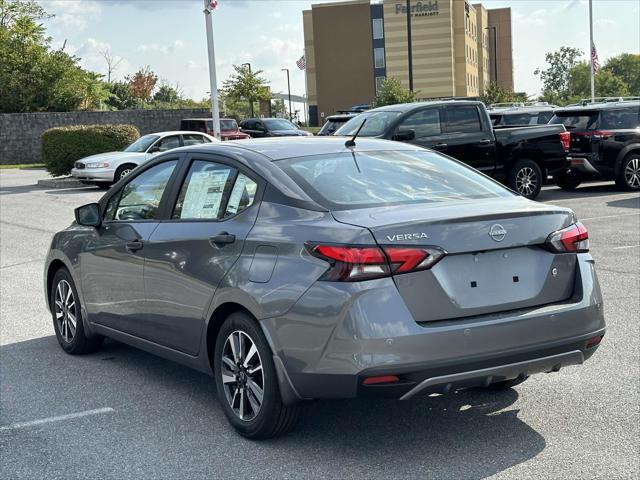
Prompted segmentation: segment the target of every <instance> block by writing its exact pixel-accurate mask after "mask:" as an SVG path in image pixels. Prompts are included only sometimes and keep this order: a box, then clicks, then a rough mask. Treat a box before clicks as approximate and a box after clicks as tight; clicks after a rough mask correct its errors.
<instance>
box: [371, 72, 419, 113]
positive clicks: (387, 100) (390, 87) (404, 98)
mask: <svg viewBox="0 0 640 480" xmlns="http://www.w3.org/2000/svg"><path fill="white" fill-rule="evenodd" d="M418 93H419V92H415V91H414V92H412V91H410V90H409V89H408V88H404V87H403V86H402V83H400V81H399V80H397V79H395V78H387V79H386V80H385V81H384V82H382V85H380V88H379V89H378V94H377V95H376V99H375V104H376V107H382V106H384V105H394V104H396V103H411V102H415V101H416V96H417V94H418Z"/></svg>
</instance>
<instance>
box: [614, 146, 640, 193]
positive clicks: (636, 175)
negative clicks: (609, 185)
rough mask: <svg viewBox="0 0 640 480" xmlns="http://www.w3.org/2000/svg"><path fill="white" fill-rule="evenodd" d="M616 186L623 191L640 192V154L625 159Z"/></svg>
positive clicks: (633, 154)
mask: <svg viewBox="0 0 640 480" xmlns="http://www.w3.org/2000/svg"><path fill="white" fill-rule="evenodd" d="M616 184H617V185H618V187H620V188H622V189H623V190H640V154H637V153H632V154H630V155H627V156H626V157H625V159H624V160H623V161H622V165H621V168H620V174H619V175H618V178H616Z"/></svg>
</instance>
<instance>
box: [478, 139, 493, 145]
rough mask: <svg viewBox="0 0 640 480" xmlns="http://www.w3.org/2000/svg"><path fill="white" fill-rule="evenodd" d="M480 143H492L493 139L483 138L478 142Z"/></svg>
mask: <svg viewBox="0 0 640 480" xmlns="http://www.w3.org/2000/svg"><path fill="white" fill-rule="evenodd" d="M478 143H479V144H480V145H489V144H491V143H493V141H491V140H489V139H488V138H483V139H482V140H480V141H479V142H478Z"/></svg>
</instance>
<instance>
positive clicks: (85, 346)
mask: <svg viewBox="0 0 640 480" xmlns="http://www.w3.org/2000/svg"><path fill="white" fill-rule="evenodd" d="M50 298H51V315H52V317H53V329H54V331H55V332H56V338H57V339H58V343H59V344H60V346H61V347H62V349H63V350H64V351H65V352H67V353H70V354H73V355H77V354H83V353H90V352H93V351H96V350H97V349H98V348H100V346H101V345H102V341H103V337H102V336H98V335H95V336H89V335H87V334H86V332H85V330H84V324H83V323H82V309H81V308H80V300H79V297H78V291H77V290H76V286H75V284H74V283H73V279H72V278H71V274H70V273H69V271H68V270H67V269H66V268H61V269H60V270H58V271H57V272H56V274H55V276H54V277H53V282H51V294H50Z"/></svg>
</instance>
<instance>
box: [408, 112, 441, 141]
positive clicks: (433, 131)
mask: <svg viewBox="0 0 640 480" xmlns="http://www.w3.org/2000/svg"><path fill="white" fill-rule="evenodd" d="M398 130H413V131H414V132H415V134H416V136H415V138H416V139H420V138H425V137H432V136H434V135H440V134H441V133H442V128H441V126H440V109H438V108H429V109H426V110H421V111H419V112H416V113H414V114H412V115H410V116H409V117H407V118H405V119H404V120H403V121H402V123H401V124H400V125H399V126H398Z"/></svg>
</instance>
